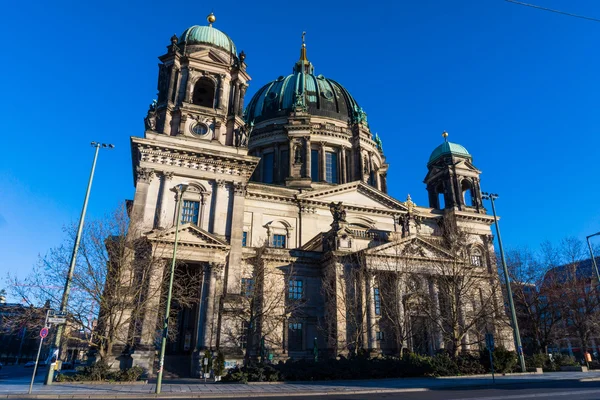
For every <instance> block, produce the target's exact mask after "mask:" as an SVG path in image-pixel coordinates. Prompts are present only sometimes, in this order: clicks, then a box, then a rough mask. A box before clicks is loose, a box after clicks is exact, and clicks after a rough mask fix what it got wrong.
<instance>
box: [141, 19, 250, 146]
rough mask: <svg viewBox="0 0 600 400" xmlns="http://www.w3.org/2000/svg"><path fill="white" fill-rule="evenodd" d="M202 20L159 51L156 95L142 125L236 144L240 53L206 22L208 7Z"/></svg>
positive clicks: (242, 78)
mask: <svg viewBox="0 0 600 400" xmlns="http://www.w3.org/2000/svg"><path fill="white" fill-rule="evenodd" d="M207 21H208V25H206V26H200V25H194V26H192V27H190V28H188V29H186V30H185V31H184V32H183V34H182V35H181V36H179V37H177V36H176V35H173V37H171V44H170V45H169V46H168V47H167V53H166V54H164V55H162V56H160V57H159V59H160V61H161V63H160V64H159V65H158V87H157V89H158V98H157V100H156V101H155V102H154V103H153V104H152V105H151V106H150V109H149V110H148V115H147V116H146V118H145V125H146V131H152V132H154V133H161V134H165V135H169V136H184V137H188V138H190V139H198V140H208V141H213V143H215V142H217V143H220V144H221V145H224V146H236V147H240V146H243V145H244V144H245V140H244V138H243V136H244V134H245V131H244V127H243V125H244V121H243V118H242V112H243V104H244V96H245V93H246V89H247V87H248V83H247V82H248V81H249V80H250V76H249V75H248V74H247V73H246V64H245V63H244V60H245V57H246V56H245V54H244V52H243V51H242V52H241V53H239V54H238V53H237V50H236V47H235V45H234V43H233V41H232V40H231V39H230V38H229V36H227V35H226V34H225V33H223V32H221V31H220V30H218V29H216V28H214V27H213V26H212V25H213V23H214V22H215V21H216V18H215V16H214V15H213V14H212V13H211V14H210V15H209V16H208V17H207Z"/></svg>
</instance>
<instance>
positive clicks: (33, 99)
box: [0, 0, 600, 286]
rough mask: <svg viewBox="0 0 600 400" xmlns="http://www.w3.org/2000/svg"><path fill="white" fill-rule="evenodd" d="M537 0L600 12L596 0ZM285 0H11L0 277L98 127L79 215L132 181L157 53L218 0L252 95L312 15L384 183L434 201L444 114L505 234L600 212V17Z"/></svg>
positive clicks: (321, 50) (124, 193)
mask: <svg viewBox="0 0 600 400" xmlns="http://www.w3.org/2000/svg"><path fill="white" fill-rule="evenodd" d="M534 1H535V3H536V4H539V5H541V6H546V7H552V8H559V9H563V10H565V11H569V12H573V13H578V14H584V15H588V16H592V17H597V18H600V2H599V1H597V0H571V1H566V0H531V2H534ZM292 4H295V3H291V2H285V1H283V2H282V1H277V2H263V1H260V2H255V1H248V2H237V1H227V2H215V3H214V4H210V3H209V2H200V1H187V0H183V1H178V2H165V1H147V0H145V1H99V2H86V1H71V2H65V1H52V2H48V1H29V2H26V3H18V2H9V3H7V4H5V5H4V6H3V9H2V13H3V18H2V23H1V24H0V34H1V36H2V37H4V40H3V46H2V63H0V68H1V69H2V71H1V75H0V76H1V78H0V79H1V80H2V96H0V110H1V115H2V118H1V126H2V129H1V131H2V147H1V150H0V151H1V154H0V237H1V240H0V255H1V256H0V279H2V278H3V277H4V276H5V275H6V272H7V271H9V270H10V271H15V272H17V273H19V274H25V273H26V272H27V271H28V270H30V268H31V266H32V265H33V264H34V263H35V262H36V259H37V256H38V254H44V253H45V252H46V251H47V250H48V249H49V248H50V247H52V246H54V245H57V244H59V243H60V242H61V241H62V240H63V233H62V227H63V226H64V225H65V224H70V223H73V222H76V221H77V218H78V216H79V212H80V209H81V203H82V200H83V196H84V192H85V186H86V182H87V178H88V174H89V168H90V164H91V161H92V156H93V149H92V148H91V147H90V145H89V143H90V141H93V140H95V141H102V142H108V143H113V144H115V146H116V149H115V150H113V151H110V152H108V151H104V152H102V154H101V155H100V158H99V161H98V168H97V173H96V178H95V181H94V187H93V189H92V197H91V200H90V206H89V212H88V218H94V217H100V216H102V215H103V214H105V213H107V212H108V211H110V210H111V209H113V208H114V207H116V206H117V205H118V204H119V202H121V201H122V200H124V199H127V198H132V197H133V190H134V187H133V181H132V171H131V155H130V149H129V137H130V136H141V135H142V134H143V117H144V115H145V113H146V110H147V107H148V104H149V103H150V102H151V101H152V99H153V98H156V79H157V72H158V69H157V63H158V60H157V56H159V55H161V54H163V53H164V52H165V48H166V46H167V45H168V44H169V38H170V37H171V35H173V34H174V33H177V34H178V35H180V34H181V33H182V32H183V31H184V30H185V29H186V28H187V27H188V26H191V25H194V24H205V23H206V20H205V17H206V15H207V14H208V13H209V12H210V11H211V9H212V10H214V13H215V14H216V16H217V22H216V24H215V27H217V28H218V29H220V30H222V31H224V32H226V33H227V34H228V35H229V36H230V37H231V38H232V39H233V41H234V42H235V44H236V45H237V48H238V50H244V51H245V52H246V54H247V59H246V61H247V64H248V72H249V73H250V75H251V76H252V82H251V85H250V89H249V94H248V96H251V95H252V94H253V93H254V92H255V91H256V90H258V89H259V88H260V87H261V86H262V85H263V84H265V83H267V82H269V81H271V80H273V79H276V78H277V77H278V76H280V75H285V74H288V73H290V72H291V69H292V66H293V64H294V62H295V61H296V60H297V58H298V55H299V46H300V36H301V33H302V31H307V36H306V40H307V48H308V57H309V59H310V60H311V61H312V62H313V64H314V66H315V72H316V73H317V74H323V75H325V76H327V77H330V78H332V79H335V80H337V81H338V82H340V83H341V84H343V85H344V86H345V87H346V88H348V90H349V91H350V92H351V93H352V94H353V95H354V97H355V98H356V99H357V101H358V102H359V104H360V105H361V106H362V107H363V108H364V109H365V110H366V112H367V113H368V117H369V122H370V125H371V128H372V130H373V132H378V133H379V135H380V136H381V138H382V139H383V143H384V151H385V154H386V156H387V158H388V162H389V163H390V165H391V167H390V173H389V175H388V176H389V186H390V192H391V194H392V195H393V196H395V197H397V198H399V199H401V200H404V199H405V198H406V195H407V193H410V194H411V195H412V197H413V199H414V201H415V202H416V203H417V204H419V205H426V203H427V196H426V191H425V186H424V184H423V183H422V182H423V178H424V177H425V174H426V172H427V170H426V163H427V159H428V157H429V154H430V152H431V151H432V150H433V149H434V148H435V147H436V146H437V145H438V144H439V143H441V141H442V137H441V136H440V134H441V132H442V131H443V130H444V129H445V130H447V131H448V132H449V133H450V137H449V139H450V140H451V141H454V142H457V143H460V144H462V145H464V146H465V147H466V148H467V149H468V150H469V151H470V152H471V154H472V155H473V157H474V163H475V165H476V166H477V167H478V168H479V169H481V170H482V171H483V175H482V177H481V178H482V184H483V189H484V190H487V191H492V192H497V193H500V195H501V198H500V199H499V201H498V203H497V207H498V212H499V214H500V215H501V216H502V223H501V227H502V229H503V237H504V240H505V242H506V245H508V246H518V245H530V246H531V247H536V246H537V245H538V243H539V242H541V241H542V240H544V239H550V240H553V241H556V240H558V239H560V238H562V237H564V236H566V235H575V236H577V237H580V238H583V237H584V236H585V235H586V234H589V233H593V232H597V231H599V230H600V207H599V204H600V202H599V201H598V196H599V194H600V187H599V186H600V180H599V179H598V168H599V167H598V165H599V164H598V154H599V153H600V132H599V126H600V123H599V121H598V120H599V118H600V112H599V109H600V107H599V106H600V97H599V95H598V94H599V93H600V80H599V79H598V75H599V71H600V52H599V51H598V44H599V43H600V23H597V22H590V21H585V20H581V19H576V18H570V17H566V16H562V15H557V14H553V13H549V12H544V11H539V10H534V9H531V8H527V7H523V6H518V5H514V4H510V3H507V2H505V1H503V0H452V1H450V0H418V1H415V0H413V1H408V0H398V1H370V2H369V1H354V0H349V1H338V2H333V1H329V2H328V1H321V2H315V3H313V4H314V5H302V6H301V5H292ZM249 99H250V97H247V100H249ZM0 286H1V284H0Z"/></svg>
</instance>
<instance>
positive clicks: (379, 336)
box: [375, 331, 383, 340]
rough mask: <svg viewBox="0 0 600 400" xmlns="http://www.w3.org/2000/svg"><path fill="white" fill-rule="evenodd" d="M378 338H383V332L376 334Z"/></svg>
mask: <svg viewBox="0 0 600 400" xmlns="http://www.w3.org/2000/svg"><path fill="white" fill-rule="evenodd" d="M375 338H376V339H377V340H383V332H381V331H379V332H377V333H376V334H375Z"/></svg>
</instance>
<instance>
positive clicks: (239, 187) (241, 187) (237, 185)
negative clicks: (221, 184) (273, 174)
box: [233, 182, 248, 196]
mask: <svg viewBox="0 0 600 400" xmlns="http://www.w3.org/2000/svg"><path fill="white" fill-rule="evenodd" d="M247 188H248V185H247V184H245V183H243V182H234V183H233V191H234V193H235V194H236V195H237V196H245V195H246V193H247Z"/></svg>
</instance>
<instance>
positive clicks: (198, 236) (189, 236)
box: [148, 223, 229, 250]
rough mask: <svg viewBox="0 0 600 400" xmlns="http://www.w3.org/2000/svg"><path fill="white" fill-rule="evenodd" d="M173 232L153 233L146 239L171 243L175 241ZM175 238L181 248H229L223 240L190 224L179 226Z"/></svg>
mask: <svg viewBox="0 0 600 400" xmlns="http://www.w3.org/2000/svg"><path fill="white" fill-rule="evenodd" d="M175 231H176V229H175V227H173V228H170V229H166V230H164V231H154V232H152V233H150V234H149V235H148V239H149V240H151V241H156V242H161V243H173V242H174V241H175ZM177 236H178V237H177V243H178V245H182V246H192V247H204V248H214V249H223V250H226V249H228V248H229V245H228V244H227V242H225V241H224V240H223V239H221V238H218V237H216V236H215V235H213V234H211V233H208V232H206V231H205V230H204V229H201V228H199V227H197V226H196V225H194V224H191V223H188V224H184V225H181V226H180V227H179V233H178V235H177Z"/></svg>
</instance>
